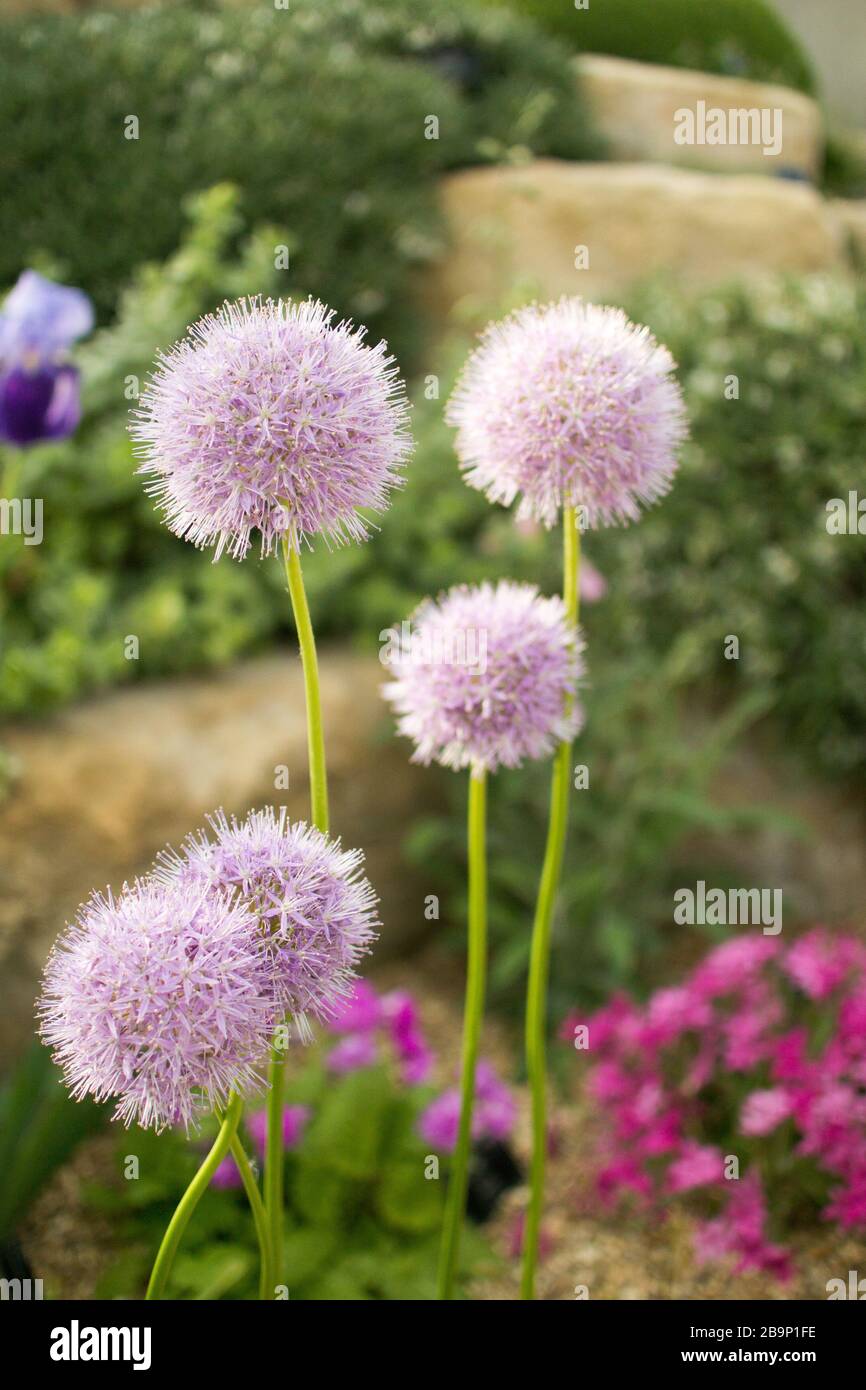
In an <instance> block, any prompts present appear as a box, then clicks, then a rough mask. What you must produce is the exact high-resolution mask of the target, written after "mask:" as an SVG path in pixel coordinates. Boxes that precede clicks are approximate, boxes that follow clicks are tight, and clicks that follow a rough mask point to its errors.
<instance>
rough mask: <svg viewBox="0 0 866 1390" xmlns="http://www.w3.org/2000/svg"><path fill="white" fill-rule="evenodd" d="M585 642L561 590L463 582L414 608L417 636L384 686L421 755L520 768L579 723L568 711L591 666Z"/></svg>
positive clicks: (455, 764)
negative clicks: (546, 592)
mask: <svg viewBox="0 0 866 1390" xmlns="http://www.w3.org/2000/svg"><path fill="white" fill-rule="evenodd" d="M581 651H582V643H581V641H580V638H579V637H576V636H575V633H574V631H573V630H572V629H571V628H570V627H569V624H568V622H567V619H566V615H565V608H564V605H563V603H562V600H561V599H559V598H542V597H541V596H540V595H539V593H538V590H537V589H536V588H534V586H532V585H531V584H514V583H511V582H509V581H507V580H503V581H502V582H501V583H499V584H497V585H496V587H495V588H494V587H493V585H491V584H481V585H479V586H478V587H476V588H468V587H466V586H463V585H461V586H460V587H458V588H455V589H451V590H450V591H449V592H448V593H447V594H445V595H444V596H443V597H442V598H441V599H439V601H438V602H433V601H432V600H430V599H428V600H427V601H426V602H425V603H423V604H422V605H421V607H420V608H419V609H418V611H417V613H416V614H415V618H414V626H413V631H412V634H411V640H410V642H409V643H408V645H407V644H403V645H402V646H401V647H400V649H399V650H397V651H396V652H395V653H393V655H392V656H391V658H390V660H391V664H392V669H393V673H394V679H393V680H392V681H391V682H389V684H387V685H386V686H385V687H384V691H383V693H384V695H385V698H386V699H388V700H390V702H391V704H392V705H393V707H394V710H395V712H396V714H397V716H398V724H397V728H398V731H399V732H400V733H401V734H404V735H405V736H406V737H407V738H411V739H412V740H413V741H414V743H415V745H416V747H415V752H414V754H413V761H415V762H423V763H429V762H431V761H432V760H434V759H435V760H436V761H437V762H439V763H442V764H443V765H444V766H445V767H452V768H455V769H460V768H464V767H471V766H475V767H481V768H485V769H487V770H488V771H490V772H495V771H496V769H497V768H498V767H500V766H502V767H518V766H519V765H520V764H521V763H522V762H523V760H524V759H525V758H542V757H544V756H546V755H547V754H549V753H551V752H552V751H553V749H554V748H555V747H556V745H557V744H559V743H560V742H562V741H563V740H566V739H571V738H572V737H573V736H574V734H575V733H576V732H577V730H578V728H579V727H580V724H581V720H582V715H581V711H580V709H579V707H578V706H576V705H574V706H573V708H572V709H571V710H570V711H569V712H567V708H566V700H567V697H568V696H571V695H573V694H574V691H575V689H576V687H577V684H578V680H579V678H580V676H581V675H582V673H583V663H582V660H581V656H580V653H581Z"/></svg>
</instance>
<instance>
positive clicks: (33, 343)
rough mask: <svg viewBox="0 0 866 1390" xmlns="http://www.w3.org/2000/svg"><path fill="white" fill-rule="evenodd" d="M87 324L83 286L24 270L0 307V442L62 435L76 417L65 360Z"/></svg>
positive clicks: (73, 385) (74, 375)
mask: <svg viewBox="0 0 866 1390" xmlns="http://www.w3.org/2000/svg"><path fill="white" fill-rule="evenodd" d="M92 327H93V306H92V304H91V302H90V300H89V299H88V297H87V295H86V294H85V293H84V292H83V290H76V289H73V288H71V287H70V286H68V285H56V284H54V282H53V281H51V280H46V279H45V277H44V276H42V275H39V274H37V272H36V271H35V270H25V271H24V272H23V273H22V274H21V275H20V276H19V277H18V282H17V284H16V285H15V288H14V289H13V290H12V291H11V292H10V294H9V295H8V296H7V299H6V303H5V304H4V305H3V308H2V310H0V440H3V441H4V442H5V443H7V444H15V445H18V446H19V447H22V448H23V447H25V446H26V445H29V444H37V443H39V441H40V440H44V439H65V438H66V437H67V436H68V435H70V434H72V432H73V431H74V430H75V429H76V427H77V425H78V422H79V420H80V418H81V401H80V395H79V373H78V369H77V368H76V367H73V366H72V365H71V363H69V362H68V361H67V360H66V357H67V353H68V350H69V348H70V347H71V346H72V344H73V343H74V342H75V341H76V340H77V339H78V338H83V337H84V335H85V334H86V333H89V332H90V330H91V328H92Z"/></svg>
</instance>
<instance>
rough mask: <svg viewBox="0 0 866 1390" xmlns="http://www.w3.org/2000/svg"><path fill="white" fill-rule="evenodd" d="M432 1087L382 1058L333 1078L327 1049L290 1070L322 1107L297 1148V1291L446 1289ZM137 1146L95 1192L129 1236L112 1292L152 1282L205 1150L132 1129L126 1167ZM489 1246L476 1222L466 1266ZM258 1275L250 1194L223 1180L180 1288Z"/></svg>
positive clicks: (385, 1294) (190, 1238)
mask: <svg viewBox="0 0 866 1390" xmlns="http://www.w3.org/2000/svg"><path fill="white" fill-rule="evenodd" d="M431 1094H432V1092H431V1091H430V1090H428V1089H427V1088H417V1089H413V1090H406V1089H405V1088H403V1087H400V1086H398V1085H397V1084H396V1082H395V1080H394V1078H393V1076H392V1074H391V1072H390V1071H389V1069H388V1068H386V1067H384V1066H380V1067H369V1068H364V1069H363V1070H360V1071H354V1072H350V1073H348V1074H347V1075H345V1076H342V1077H339V1078H335V1077H334V1076H333V1075H331V1074H329V1073H328V1072H327V1071H326V1070H325V1069H324V1067H323V1064H322V1058H321V1054H320V1053H319V1051H318V1049H314V1050H313V1051H312V1052H311V1053H310V1054H309V1056H308V1057H307V1058H306V1059H305V1061H304V1064H303V1066H302V1068H301V1070H300V1071H299V1072H298V1073H297V1074H296V1075H295V1076H294V1077H292V1078H290V1080H289V1083H288V1087H287V1100H288V1103H290V1104H304V1105H309V1106H310V1107H311V1108H312V1111H313V1115H312V1118H311V1120H310V1122H309V1126H308V1128H307V1130H306V1133H305V1135H304V1138H303V1140H302V1142H301V1144H300V1146H299V1147H298V1148H297V1149H296V1150H294V1151H292V1152H289V1153H287V1154H286V1195H287V1207H286V1238H285V1278H286V1281H287V1283H288V1288H289V1296H290V1298H291V1299H292V1300H293V1301H295V1300H297V1299H302V1300H303V1299H324V1300H343V1299H346V1300H356V1299H395V1300H410V1301H411V1300H421V1299H424V1300H426V1299H431V1298H434V1297H435V1292H436V1290H435V1281H436V1266H437V1257H438V1247H439V1232H440V1229H441V1224H442V1207H443V1200H444V1191H443V1189H444V1187H445V1183H444V1181H442V1180H440V1181H436V1180H434V1179H428V1178H427V1177H426V1176H425V1154H426V1149H425V1145H424V1143H423V1141H422V1140H421V1139H420V1138H419V1136H418V1134H417V1132H416V1128H415V1124H416V1119H417V1115H418V1113H419V1111H420V1109H421V1107H422V1105H423V1104H424V1102H425V1101H427V1100H429V1099H430V1096H431ZM246 1147H247V1151H248V1153H249V1152H252V1148H251V1144H250V1143H247V1144H246ZM131 1152H134V1153H135V1154H136V1156H137V1157H138V1160H139V1176H138V1178H137V1179H135V1180H129V1181H124V1180H122V1179H120V1180H119V1182H118V1183H117V1184H113V1185H111V1186H104V1187H92V1188H91V1189H90V1190H89V1193H88V1197H89V1201H90V1203H91V1205H92V1206H94V1207H97V1208H99V1209H100V1210H102V1211H107V1212H108V1213H110V1214H111V1216H112V1217H113V1218H114V1217H116V1219H117V1222H118V1235H119V1241H118V1244H119V1245H122V1247H123V1249H124V1254H123V1255H122V1256H121V1257H119V1259H118V1260H117V1261H116V1262H115V1263H114V1264H113V1265H112V1266H111V1267H110V1269H109V1270H108V1272H107V1274H106V1275H105V1276H104V1277H103V1280H102V1282H101V1284H100V1286H99V1288H98V1290H97V1297H100V1298H112V1297H118V1296H123V1297H130V1296H133V1297H135V1296H137V1295H138V1294H139V1293H140V1291H141V1289H142V1288H143V1286H144V1284H145V1283H146V1281H147V1275H148V1273H149V1268H150V1264H151V1263H152V1260H153V1256H154V1252H155V1250H156V1249H157V1246H158V1244H159V1241H160V1239H161V1236H162V1233H163V1231H164V1229H165V1225H166V1222H167V1221H168V1219H169V1217H170V1216H171V1213H172V1211H173V1209H174V1206H175V1203H176V1202H177V1200H178V1198H179V1197H180V1195H181V1193H182V1191H183V1189H184V1186H185V1185H186V1183H187V1182H188V1181H189V1180H190V1178H191V1177H192V1174H193V1172H194V1170H195V1168H196V1166H197V1164H198V1163H199V1162H200V1161H201V1155H200V1153H197V1152H196V1151H195V1148H194V1147H193V1146H191V1145H190V1144H189V1143H187V1142H186V1141H185V1140H184V1138H183V1136H182V1135H179V1134H176V1133H173V1132H166V1133H165V1134H162V1135H154V1134H153V1133H151V1132H147V1131H139V1130H136V1131H135V1136H134V1139H131V1138H130V1137H129V1136H128V1135H127V1136H125V1137H124V1139H123V1142H122V1145H121V1146H120V1148H119V1150H118V1155H117V1167H118V1173H122V1172H123V1171H124V1160H125V1157H126V1155H127V1154H129V1153H131ZM491 1258H492V1256H491V1254H490V1252H489V1250H488V1249H487V1247H486V1245H485V1243H484V1241H483V1240H482V1238H481V1237H480V1236H479V1235H478V1234H477V1232H474V1231H473V1230H472V1229H471V1228H470V1229H469V1230H467V1231H466V1239H465V1241H464V1250H463V1273H464V1275H465V1274H466V1273H468V1271H469V1270H470V1269H474V1268H477V1267H478V1266H479V1264H480V1262H482V1261H483V1260H485V1259H487V1260H490V1259H491ZM257 1282H258V1250H257V1247H256V1244H255V1235H254V1231H253V1226H252V1221H251V1219H250V1214H249V1209H248V1207H247V1204H246V1198H245V1196H244V1194H243V1192H242V1191H240V1190H235V1189H229V1190H228V1191H225V1190H223V1191H220V1190H214V1189H213V1188H211V1189H210V1190H209V1191H208V1192H207V1193H206V1194H205V1196H204V1197H203V1199H202V1201H201V1204H200V1205H199V1207H198V1208H197V1210H196V1213H195V1217H194V1219H193V1221H192V1222H191V1223H190V1226H189V1227H188V1230H187V1232H186V1234H185V1236H184V1241H183V1246H182V1248H181V1251H180V1253H179V1255H178V1259H177V1262H176V1265H175V1271H174V1274H173V1276H172V1284H171V1294H172V1296H174V1297H181V1298H187V1297H194V1298H220V1297H228V1298H255V1296H256V1288H257Z"/></svg>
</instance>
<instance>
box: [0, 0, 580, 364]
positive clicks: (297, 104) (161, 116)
mask: <svg viewBox="0 0 866 1390" xmlns="http://www.w3.org/2000/svg"><path fill="white" fill-rule="evenodd" d="M459 10H460V6H459V4H458V2H457V0H446V3H444V4H440V5H437V6H436V10H435V12H434V11H432V10H431V11H430V12H429V13H428V14H427V15H426V17H424V9H423V7H422V6H421V5H419V4H418V3H417V0H399V3H396V4H395V3H394V0H387V3H385V0H382V3H380V4H377V3H372V0H371V3H364V4H360V3H352V0H339V3H338V4H337V5H329V6H328V7H327V9H325V7H323V6H321V5H320V4H319V3H318V2H317V0H316V3H313V0H296V3H293V4H292V6H291V9H289V10H285V11H282V10H277V9H274V8H273V7H268V6H261V5H259V6H256V7H254V8H243V9H240V10H235V9H228V10H222V9H220V8H218V7H217V8H211V7H209V6H208V7H204V10H196V9H192V10H190V9H188V8H184V7H170V8H163V9H154V10H144V11H140V12H135V13H133V14H123V15H118V14H99V13H98V14H90V15H88V16H86V17H83V18H82V17H73V16H70V17H57V16H51V17H47V16H46V17H42V18H40V19H36V20H32V19H28V20H24V21H17V22H12V23H9V24H6V25H4V26H2V30H0V124H2V125H3V126H4V128H5V129H7V130H10V131H15V138H14V140H11V139H10V140H7V141H5V142H4V144H3V148H2V149H0V183H2V186H3V192H4V196H3V200H2V205H0V284H3V283H11V282H12V281H13V280H14V278H15V277H16V276H17V274H18V272H19V271H20V270H21V269H22V267H23V266H25V265H27V264H30V263H31V262H32V260H33V257H34V255H36V254H37V253H40V254H44V255H46V256H48V257H50V258H51V259H52V260H53V261H54V262H55V264H56V265H57V267H58V268H59V270H60V271H61V272H62V277H63V278H65V279H66V280H67V281H69V282H70V283H75V284H79V285H81V286H82V287H83V288H85V289H86V290H87V291H88V292H89V293H90V294H91V295H92V296H93V297H94V298H95V300H96V301H97V304H98V307H99V309H100V311H101V313H102V315H103V317H105V316H106V315H108V314H110V313H111V312H112V311H113V308H114V304H115V299H116V295H117V292H118V289H119V288H120V286H122V285H123V284H125V283H127V282H128V281H129V279H130V278H131V276H132V274H133V273H134V270H135V267H136V266H138V265H139V264H140V263H141V262H143V261H147V260H151V259H163V258H165V257H166V256H168V255H170V254H171V252H172V251H173V250H174V249H175V247H176V246H177V244H178V241H179V238H180V235H181V232H182V227H183V213H182V204H183V200H184V198H185V197H186V196H187V195H188V194H189V193H191V192H195V191H197V190H202V189H206V188H209V187H210V186H211V185H213V184H215V183H217V182H219V181H223V180H227V181H231V182H233V183H235V184H236V185H237V186H238V187H239V188H240V189H241V193H242V197H241V204H240V211H241V215H242V219H243V225H245V226H246V227H249V226H252V225H256V224H259V223H261V222H274V223H277V224H279V225H280V226H281V227H282V228H283V229H284V244H286V245H287V246H288V247H289V250H290V253H291V261H292V274H293V278H294V279H295V280H296V282H302V283H303V284H304V285H305V286H306V287H307V288H308V289H310V290H312V291H314V292H315V293H316V294H317V295H318V296H319V297H321V298H324V299H325V300H327V301H328V302H329V303H331V304H332V305H334V307H336V308H337V309H338V310H339V311H340V312H341V313H345V314H349V315H351V316H354V317H356V318H359V319H360V320H362V321H363V322H365V323H367V324H368V326H369V327H370V329H371V332H373V333H375V334H384V336H386V337H388V338H389V341H391V342H392V346H394V347H396V348H399V349H400V350H401V351H402V352H405V349H406V346H407V344H409V343H411V342H412V341H413V340H414V336H415V331H416V330H415V327H414V324H413V315H412V313H411V310H410V307H409V302H408V300H409V296H408V294H407V283H408V278H409V277H410V275H411V273H412V271H413V270H414V269H415V268H416V267H417V266H418V265H419V264H422V263H424V262H425V261H426V260H429V259H430V257H431V256H433V255H435V254H436V253H437V251H438V250H439V249H440V229H439V224H438V220H437V215H436V207H435V197H434V194H435V184H436V178H437V175H438V174H439V173H440V172H441V171H442V170H443V169H447V168H452V167H454V166H456V165H460V164H465V163H474V162H478V161H479V160H482V159H485V158H487V159H491V158H493V159H498V158H503V157H507V155H508V153H509V151H512V150H513V149H514V148H515V147H520V148H523V149H531V150H535V151H537V152H539V153H555V154H561V155H571V156H576V157H579V156H581V155H582V154H584V153H586V152H587V150H588V148H589V137H588V135H587V132H586V119H585V116H584V113H583V109H582V106H581V103H580V100H579V96H578V94H577V92H576V90H575V84H574V79H573V74H572V73H571V71H570V68H569V64H568V60H567V55H566V54H565V53H564V52H563V51H561V50H560V49H559V47H558V46H557V45H556V44H554V43H552V42H551V41H550V40H548V39H546V38H545V37H543V36H542V35H539V34H537V33H536V32H535V30H534V29H533V27H532V26H530V25H527V24H526V23H525V22H524V21H521V20H519V19H517V18H514V17H511V16H507V17H503V16H484V15H478V14H472V13H470V15H469V16H467V17H464V18H459V17H458V16H459ZM422 18H423V24H422V22H421V21H422ZM335 33H339V35H340V38H339V41H336V42H335ZM449 45H457V47H458V48H460V46H462V48H463V49H464V50H465V51H466V52H467V53H469V54H470V57H471V58H472V61H473V62H474V63H475V65H476V67H477V68H478V71H479V73H480V78H479V83H480V85H478V89H477V90H476V86H475V84H473V83H471V82H470V83H469V84H468V85H467V84H466V82H462V83H461V81H459V80H454V78H459V76H460V72H459V65H458V70H457V71H456V72H455V74H454V77H452V76H449V72H450V71H451V69H449V67H448V51H451V50H450V49H449V47H448V46H449ZM443 46H444V47H443ZM425 48H426V50H427V57H426V59H422V56H421V55H422V53H423V52H424V51H425ZM430 115H435V116H436V117H437V119H438V121H439V132H438V139H428V138H425V120H426V118H427V117H428V116H430ZM131 116H134V117H136V118H137V121H138V138H137V139H127V138H125V131H126V126H125V122H126V120H127V118H128V117H131Z"/></svg>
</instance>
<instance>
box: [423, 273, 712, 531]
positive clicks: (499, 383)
mask: <svg viewBox="0 0 866 1390" xmlns="http://www.w3.org/2000/svg"><path fill="white" fill-rule="evenodd" d="M673 366H674V362H673V359H672V358H671V355H670V353H669V352H668V351H667V349H666V348H664V347H662V346H660V345H659V344H658V343H657V342H656V341H655V339H654V338H653V337H652V335H651V333H650V331H649V329H647V328H641V327H638V326H636V325H635V324H633V323H630V322H629V320H628V319H627V318H626V316H625V314H624V313H623V312H622V310H620V309H610V308H602V307H599V306H598V305H595V304H586V303H584V302H583V301H582V300H580V299H574V298H572V299H569V298H563V299H560V300H559V301H558V303H555V304H548V305H545V306H543V307H542V306H539V305H530V306H528V307H526V308H523V309H519V310H518V311H517V312H516V313H514V314H511V315H510V316H509V317H508V318H506V319H504V320H503V321H502V322H501V323H495V324H492V325H491V326H490V327H489V328H488V329H487V332H486V333H485V334H484V336H483V338H482V340H481V343H480V345H479V347H478V348H477V349H476V351H475V352H474V353H473V354H472V355H471V357H470V358H469V360H468V362H467V364H466V366H465V368H464V371H463V375H462V377H461V379H460V381H459V382H458V384H457V387H456V389H455V391H454V394H453V396H452V398H451V400H450V401H449V403H448V407H447V412H446V418H447V419H448V422H449V424H451V425H453V426H455V428H456V429H457V440H456V448H457V454H458V457H459V459H460V463H461V467H462V468H463V470H464V471H465V475H466V480H467V482H468V483H470V484H471V485H472V487H476V488H479V489H480V490H481V491H483V492H485V493H486V494H487V496H488V497H489V498H490V500H491V501H493V502H502V503H504V504H505V505H506V506H508V505H510V503H511V502H512V501H513V500H514V498H515V497H516V496H517V495H518V493H520V494H522V497H521V501H520V504H519V507H518V512H517V516H518V519H519V520H523V519H526V518H532V519H535V520H538V521H541V522H543V523H544V525H545V526H552V525H553V524H554V522H555V521H556V519H557V515H558V513H559V511H560V509H561V508H562V507H563V506H573V507H581V508H583V509H584V511H583V515H582V520H583V521H584V522H585V524H586V525H588V526H597V525H598V524H599V523H602V524H604V525H611V524H612V523H614V522H627V521H635V520H636V519H637V517H638V516H639V514H640V509H639V505H638V504H639V503H641V502H643V503H651V502H654V501H655V500H656V499H657V498H659V497H661V496H662V495H663V494H664V493H665V492H667V490H668V488H669V486H670V482H671V478H672V476H673V473H674V471H675V468H676V451H677V447H678V445H679V444H680V443H681V442H682V440H683V439H684V438H685V436H686V433H687V429H686V421H685V410H684V407H683V402H682V396H681V393H680V389H679V386H678V385H677V383H676V381H675V380H674V378H673V376H672V375H671V372H672V369H673Z"/></svg>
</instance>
